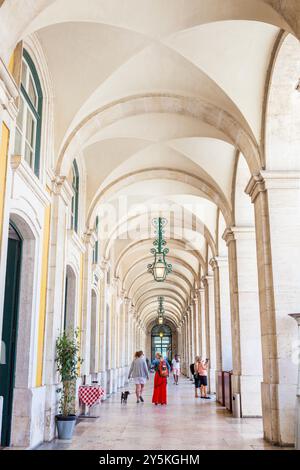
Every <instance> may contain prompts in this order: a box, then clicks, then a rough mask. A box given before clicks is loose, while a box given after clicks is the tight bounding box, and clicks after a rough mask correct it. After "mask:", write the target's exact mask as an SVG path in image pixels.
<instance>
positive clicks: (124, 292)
mask: <svg viewBox="0 0 300 470" xmlns="http://www.w3.org/2000/svg"><path fill="white" fill-rule="evenodd" d="M126 293H127V292H126V290H125V289H120V298H121V299H122V301H123V302H124V300H125V298H126Z"/></svg>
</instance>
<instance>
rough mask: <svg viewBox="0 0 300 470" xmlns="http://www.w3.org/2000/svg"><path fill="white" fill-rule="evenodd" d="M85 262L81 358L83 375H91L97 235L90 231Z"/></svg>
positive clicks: (86, 241) (86, 244) (86, 235)
mask: <svg viewBox="0 0 300 470" xmlns="http://www.w3.org/2000/svg"><path fill="white" fill-rule="evenodd" d="M83 239H84V246H85V253H84V255H83V256H84V262H83V286H82V312H79V315H82V332H81V356H82V359H83V364H82V366H81V375H86V376H89V375H90V347H91V308H92V266H93V265H92V260H93V248H94V245H95V241H96V237H95V234H94V233H93V232H92V231H90V232H87V233H85V234H84V237H83Z"/></svg>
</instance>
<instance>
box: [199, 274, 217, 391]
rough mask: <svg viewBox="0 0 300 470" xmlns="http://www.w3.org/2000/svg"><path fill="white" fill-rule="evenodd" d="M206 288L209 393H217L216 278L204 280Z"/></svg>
mask: <svg viewBox="0 0 300 470" xmlns="http://www.w3.org/2000/svg"><path fill="white" fill-rule="evenodd" d="M202 282H203V284H204V288H205V298H206V316H208V319H207V325H208V327H207V330H208V339H207V357H208V359H209V363H208V366H209V371H208V385H209V393H216V368H217V367H216V315H215V295H214V276H211V275H207V276H205V278H202Z"/></svg>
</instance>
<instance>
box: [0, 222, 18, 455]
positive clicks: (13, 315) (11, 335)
mask: <svg viewBox="0 0 300 470" xmlns="http://www.w3.org/2000/svg"><path fill="white" fill-rule="evenodd" d="M21 252H22V238H21V236H20V235H19V233H18V231H17V230H16V228H15V227H14V225H13V224H10V225H9V236H8V247H7V262H6V278H5V297H4V312H3V313H4V315H3V330H2V347H1V356H2V357H1V361H0V396H2V397H3V414H2V416H3V418H2V432H1V445H2V446H9V445H10V434H11V420H12V405H13V390H14V382H15V369H16V349H17V348H16V345H17V334H18V319H19V297H20V270H21Z"/></svg>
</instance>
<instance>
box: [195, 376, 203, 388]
mask: <svg viewBox="0 0 300 470" xmlns="http://www.w3.org/2000/svg"><path fill="white" fill-rule="evenodd" d="M194 379H195V388H200V386H201V384H200V376H199V375H194Z"/></svg>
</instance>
